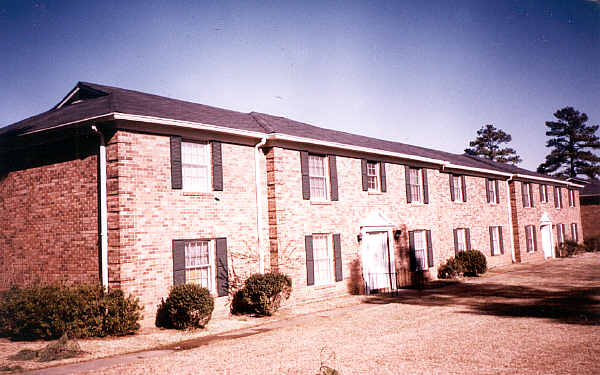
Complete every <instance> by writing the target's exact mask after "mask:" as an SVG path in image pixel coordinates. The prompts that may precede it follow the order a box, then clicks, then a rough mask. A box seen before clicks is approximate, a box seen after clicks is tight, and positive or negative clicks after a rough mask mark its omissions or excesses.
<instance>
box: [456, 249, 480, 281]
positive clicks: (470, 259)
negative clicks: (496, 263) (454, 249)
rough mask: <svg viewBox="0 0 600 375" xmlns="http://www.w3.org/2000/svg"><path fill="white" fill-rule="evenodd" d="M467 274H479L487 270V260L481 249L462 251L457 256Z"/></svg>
mask: <svg viewBox="0 0 600 375" xmlns="http://www.w3.org/2000/svg"><path fill="white" fill-rule="evenodd" d="M456 260H457V261H458V262H459V263H460V264H461V266H462V269H463V273H464V275H465V276H477V275H481V274H483V273H485V272H486V271H487V260H486V258H485V255H483V253H482V252H481V251H479V250H468V251H461V252H459V253H458V255H457V256H456Z"/></svg>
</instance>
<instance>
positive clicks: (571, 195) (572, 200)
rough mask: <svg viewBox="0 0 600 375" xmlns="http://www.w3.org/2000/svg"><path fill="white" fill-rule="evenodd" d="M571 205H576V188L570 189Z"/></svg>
mask: <svg viewBox="0 0 600 375" xmlns="http://www.w3.org/2000/svg"><path fill="white" fill-rule="evenodd" d="M569 207H575V190H573V189H569Z"/></svg>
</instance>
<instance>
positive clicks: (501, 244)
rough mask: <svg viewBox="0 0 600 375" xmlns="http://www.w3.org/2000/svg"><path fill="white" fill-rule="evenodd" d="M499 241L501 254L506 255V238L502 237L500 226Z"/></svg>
mask: <svg viewBox="0 0 600 375" xmlns="http://www.w3.org/2000/svg"><path fill="white" fill-rule="evenodd" d="M498 242H500V254H503V255H504V240H503V239H502V227H498Z"/></svg>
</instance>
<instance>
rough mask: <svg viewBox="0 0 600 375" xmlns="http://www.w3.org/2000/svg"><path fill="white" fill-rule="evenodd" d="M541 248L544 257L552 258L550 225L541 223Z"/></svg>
mask: <svg viewBox="0 0 600 375" xmlns="http://www.w3.org/2000/svg"><path fill="white" fill-rule="evenodd" d="M541 232H542V249H544V258H553V257H554V252H553V251H552V225H550V224H547V225H542V229H541Z"/></svg>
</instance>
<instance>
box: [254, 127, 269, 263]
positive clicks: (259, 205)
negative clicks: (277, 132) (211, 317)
mask: <svg viewBox="0 0 600 375" xmlns="http://www.w3.org/2000/svg"><path fill="white" fill-rule="evenodd" d="M266 143H267V137H263V138H262V139H261V140H260V142H259V143H258V144H256V146H254V172H255V176H254V181H255V183H256V189H255V191H256V231H257V233H256V234H257V235H256V239H257V244H256V246H257V248H258V270H259V272H260V273H265V251H264V249H263V246H262V244H263V238H262V237H263V226H262V216H263V199H261V198H262V194H261V193H260V187H261V183H260V182H261V178H260V149H261V148H262V147H263V146H264V145H265V144H266Z"/></svg>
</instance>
